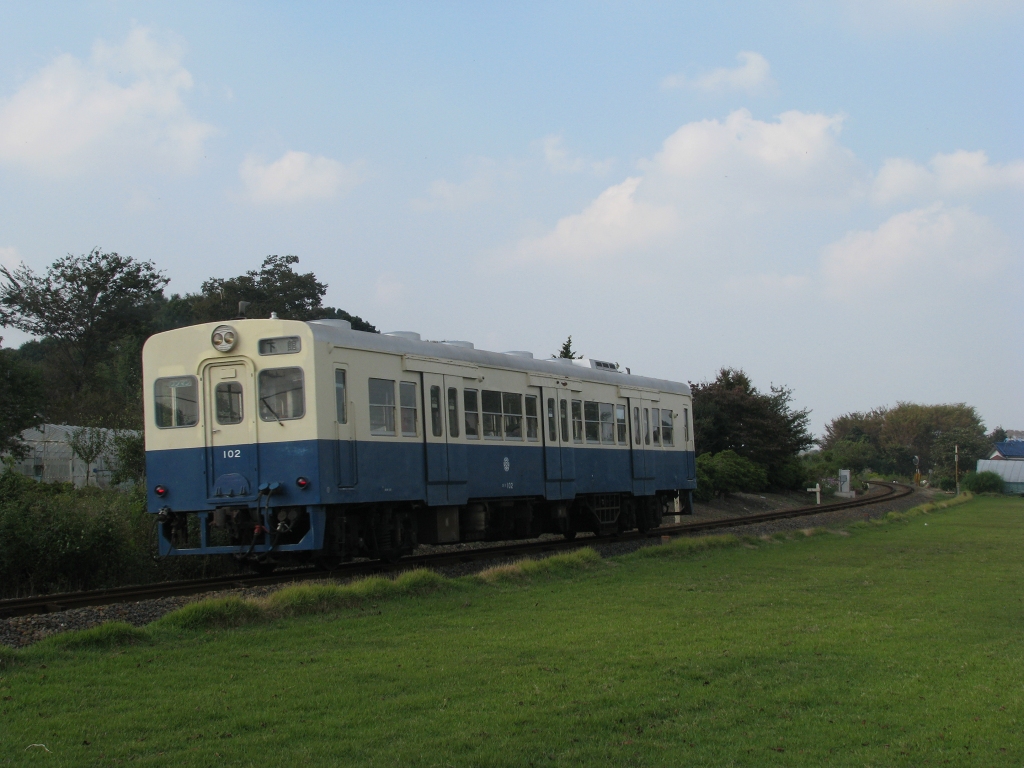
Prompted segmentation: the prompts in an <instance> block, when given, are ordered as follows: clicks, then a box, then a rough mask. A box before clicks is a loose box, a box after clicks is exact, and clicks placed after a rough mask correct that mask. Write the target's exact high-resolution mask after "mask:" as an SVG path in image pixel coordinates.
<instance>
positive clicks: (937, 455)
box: [821, 403, 992, 476]
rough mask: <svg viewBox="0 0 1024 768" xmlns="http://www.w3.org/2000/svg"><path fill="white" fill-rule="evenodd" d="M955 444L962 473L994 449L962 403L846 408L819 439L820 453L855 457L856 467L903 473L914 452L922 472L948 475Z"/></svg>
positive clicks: (908, 470) (971, 410) (975, 417)
mask: <svg viewBox="0 0 1024 768" xmlns="http://www.w3.org/2000/svg"><path fill="white" fill-rule="evenodd" d="M954 446H959V450H960V472H961V473H963V472H964V471H966V470H968V469H972V468H973V467H974V466H975V464H976V462H977V460H978V459H983V458H986V457H987V456H988V452H989V451H990V450H991V449H992V443H991V440H990V439H989V438H987V437H986V436H985V428H984V425H983V424H982V421H981V417H980V416H979V415H978V412H977V411H976V410H975V409H974V408H973V407H972V406H969V405H967V404H966V403H954V404H950V405H919V404H917V403H899V404H898V405H897V406H896V407H895V408H875V409H874V410H872V411H868V412H866V413H860V412H856V413H847V414H845V415H843V416H839V417H837V418H835V419H832V421H831V422H830V423H829V424H828V425H827V426H826V427H825V436H824V438H823V439H822V441H821V447H822V449H823V452H826V453H828V452H838V454H836V453H833V455H834V456H842V455H846V456H850V457H854V458H856V459H857V460H858V461H859V464H860V465H861V466H860V467H858V468H867V467H870V468H871V469H873V470H875V471H876V472H880V473H882V474H901V475H905V476H909V475H913V474H914V469H915V466H914V457H915V456H917V457H918V460H919V465H918V466H919V467H920V469H921V472H922V473H927V472H928V470H935V472H936V474H937V475H939V476H943V475H949V476H952V475H953V471H954V467H953V463H954ZM837 460H838V459H837ZM848 468H850V467H848Z"/></svg>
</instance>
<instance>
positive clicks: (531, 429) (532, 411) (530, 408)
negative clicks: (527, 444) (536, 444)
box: [526, 395, 540, 440]
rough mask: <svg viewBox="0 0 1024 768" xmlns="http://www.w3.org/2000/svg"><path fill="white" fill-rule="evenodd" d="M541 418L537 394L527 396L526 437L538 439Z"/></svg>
mask: <svg viewBox="0 0 1024 768" xmlns="http://www.w3.org/2000/svg"><path fill="white" fill-rule="evenodd" d="M538 425H539V419H538V418H537V396H536V395H527V396H526V439H527V440H537V439H538V438H539V437H540V435H538V434H537V433H538V431H539V430H538Z"/></svg>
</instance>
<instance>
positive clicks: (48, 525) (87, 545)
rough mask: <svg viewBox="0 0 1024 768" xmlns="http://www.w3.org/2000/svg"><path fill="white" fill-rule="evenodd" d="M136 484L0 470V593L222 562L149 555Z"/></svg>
mask: <svg viewBox="0 0 1024 768" xmlns="http://www.w3.org/2000/svg"><path fill="white" fill-rule="evenodd" d="M154 524H155V523H154V517H153V516H152V515H150V514H148V513H147V512H146V504H145V493H144V489H143V488H142V487H136V488H134V489H131V490H129V491H117V490H103V489H100V488H82V489H75V488H74V487H73V486H72V485H71V484H70V483H38V482H36V481H35V480H32V479H30V478H27V477H24V476H23V475H19V474H17V473H16V472H13V471H11V470H10V469H9V468H7V469H5V471H4V472H3V473H2V474H0V598H3V597H14V596H16V595H24V594H34V593H47V592H66V591H71V590H77V589H100V588H103V587H114V586H123V585H125V584H143V583H147V582H151V581H159V580H161V579H168V578H180V577H185V576H193V575H199V574H201V573H203V572H205V571H207V570H209V569H216V571H217V572H220V571H221V570H223V569H224V568H225V567H229V566H230V565H231V564H230V563H224V562H220V561H219V560H218V561H216V562H208V561H207V560H206V558H199V559H198V560H197V559H196V558H184V557H180V558H166V559H162V560H160V559H157V558H156V538H155V531H154V529H153V526H154Z"/></svg>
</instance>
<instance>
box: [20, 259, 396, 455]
mask: <svg viewBox="0 0 1024 768" xmlns="http://www.w3.org/2000/svg"><path fill="white" fill-rule="evenodd" d="M298 261H299V258H298V257H297V256H268V257H267V258H266V259H264V261H263V264H262V266H261V267H260V269H258V270H251V271H249V272H246V273H245V274H243V275H239V276H237V277H231V278H211V279H209V280H207V281H205V282H204V283H203V284H202V288H201V289H200V291H199V292H198V293H189V294H185V295H184V296H182V295H179V294H173V295H172V296H170V298H168V297H167V296H165V294H164V288H165V287H166V286H167V283H168V279H167V277H166V276H165V275H164V274H163V273H162V272H160V271H159V270H158V269H157V268H156V266H155V265H154V264H153V263H152V262H149V261H138V260H136V259H133V258H132V257H130V256H121V255H119V254H117V253H104V252H102V251H101V250H100V249H98V248H97V249H95V250H93V251H91V252H90V253H88V254H85V255H83V256H70V255H69V256H66V257H64V258H62V259H58V260H57V261H56V262H54V263H53V264H52V265H51V266H50V267H49V269H47V271H46V272H45V273H44V274H37V273H36V272H34V271H33V270H32V269H29V268H28V267H26V266H25V265H24V264H23V265H21V266H20V267H18V268H17V269H14V270H10V269H7V268H0V325H2V326H4V327H13V328H18V329H20V330H23V331H25V332H27V333H30V334H32V335H33V336H35V337H36V340H34V341H30V342H27V343H26V344H23V345H22V346H21V347H20V348H19V349H17V350H7V351H3V352H2V353H0V395H2V394H4V388H5V387H7V388H13V391H14V392H15V395H16V396H15V397H13V398H11V399H9V400H8V399H5V400H4V402H5V404H6V403H10V406H9V408H8V410H10V413H5V414H4V415H3V416H0V430H2V431H0V441H2V440H4V439H5V438H4V435H5V434H6V433H7V432H10V431H11V430H12V429H13V428H14V427H16V426H18V425H20V424H24V423H25V422H26V420H28V421H32V419H34V418H35V415H36V414H39V415H41V417H42V420H43V421H47V422H50V423H56V424H75V425H82V426H93V427H100V426H102V427H109V428H113V429H140V428H141V426H142V388H141V381H142V346H143V344H144V343H145V341H146V339H147V338H148V337H149V336H150V335H152V334H153V333H157V332H159V331H164V330H169V329H171V328H178V327H181V326H185V325H191V324H194V323H203V322H211V321H217V320H230V319H232V318H234V317H236V316H237V314H238V308H239V302H240V301H245V302H248V303H249V307H248V310H247V313H248V316H249V317H269V316H270V313H271V312H276V313H277V315H278V317H281V318H282V319H291V320H315V319H324V318H340V319H345V320H349V321H350V322H351V323H352V327H353V328H355V329H356V330H365V331H376V329H375V328H374V327H373V326H372V325H370V324H369V323H367V322H366V321H364V320H362V319H361V318H359V317H356V316H353V315H350V314H349V313H347V312H345V311H344V310H341V309H337V308H335V307H325V306H323V297H324V295H325V294H326V291H327V284H326V283H323V282H320V281H319V280H317V278H316V276H315V275H314V274H313V273H312V272H305V273H299V272H296V271H295V268H294V267H295V265H296V264H298ZM5 382H7V383H5ZM26 382H35V385H32V384H30V383H26ZM40 385H41V386H40ZM8 422H9V423H10V424H11V425H13V426H10V427H9V426H7V423H8ZM34 423H38V422H34ZM24 428H25V427H24V426H22V427H21V429H24ZM21 429H17V430H15V431H14V434H16V433H17V432H20V431H21ZM3 447H4V446H3V445H0V450H2V449H3ZM120 447H121V448H125V447H127V446H125V445H122V446H120ZM132 474H133V475H137V474H138V473H137V470H132Z"/></svg>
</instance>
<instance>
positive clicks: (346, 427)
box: [334, 364, 359, 488]
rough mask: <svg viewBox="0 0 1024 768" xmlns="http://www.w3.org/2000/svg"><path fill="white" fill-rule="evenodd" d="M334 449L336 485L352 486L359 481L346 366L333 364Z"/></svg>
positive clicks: (342, 486) (356, 448)
mask: <svg viewBox="0 0 1024 768" xmlns="http://www.w3.org/2000/svg"><path fill="white" fill-rule="evenodd" d="M334 407H335V414H334V416H335V427H336V433H335V440H336V442H335V451H336V456H337V464H336V466H337V473H338V478H337V479H338V487H339V488H352V487H354V486H355V485H356V483H358V482H359V471H358V467H359V462H358V460H357V451H358V444H357V443H356V435H355V424H354V421H355V420H354V419H353V418H352V415H351V413H350V411H351V410H352V403H351V399H350V398H349V372H348V366H346V365H338V364H335V366H334Z"/></svg>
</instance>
